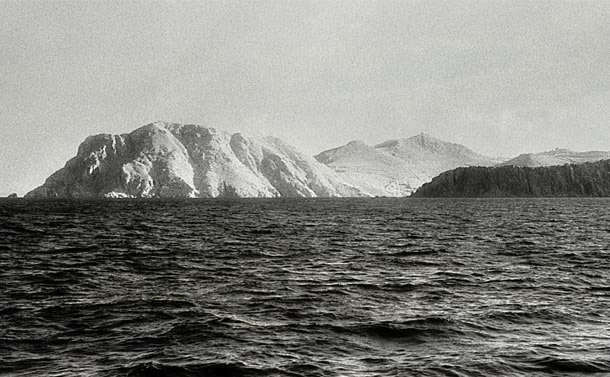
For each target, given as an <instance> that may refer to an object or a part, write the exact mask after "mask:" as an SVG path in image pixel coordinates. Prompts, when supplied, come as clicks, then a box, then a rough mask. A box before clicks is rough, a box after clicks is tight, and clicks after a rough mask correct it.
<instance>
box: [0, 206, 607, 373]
mask: <svg viewBox="0 0 610 377" xmlns="http://www.w3.org/2000/svg"><path fill="white" fill-rule="evenodd" d="M609 250H610V199H464V200H459V199H292V200H288V199H287V200H282V199H276V200H259V199H256V200H254V199H253V200H247V199H244V200H105V201H61V200H56V201H27V200H2V201H0V375H7V376H166V375H167V376H501V375H508V376H515V375H517V376H518V375H523V376H536V375H539V376H545V375H551V374H554V375H562V374H570V375H579V374H582V375H585V374H586V375H589V374H591V373H600V374H610V251H609Z"/></svg>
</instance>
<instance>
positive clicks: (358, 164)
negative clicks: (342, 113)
mask: <svg viewBox="0 0 610 377" xmlns="http://www.w3.org/2000/svg"><path fill="white" fill-rule="evenodd" d="M316 159H317V160H318V161H320V162H323V163H325V164H327V165H328V166H330V167H331V168H332V169H333V170H335V172H337V174H339V175H340V176H341V177H342V178H343V179H345V180H346V181H347V182H349V183H351V184H353V185H355V186H357V187H360V188H361V189H362V190H363V191H365V192H366V193H368V194H369V195H379V196H405V195H408V194H410V193H411V192H413V191H414V190H415V189H417V188H418V187H420V186H421V185H422V184H424V183H425V182H428V181H430V180H431V179H432V178H433V177H434V176H436V175H438V174H440V173H441V172H443V171H446V170H450V169H454V168H456V167H458V166H479V165H480V166H490V165H495V164H497V163H498V162H500V161H498V160H496V159H493V158H491V157H487V156H483V155H480V154H478V153H475V152H473V151H472V150H470V149H468V148H466V147H464V146H463V145H459V144H455V143H448V142H445V141H442V140H439V139H436V138H434V137H432V136H429V135H427V134H420V135H417V136H414V137H411V138H408V139H397V140H388V141H386V142H383V143H381V144H378V145H375V146H369V145H366V144H364V143H363V142H362V141H352V142H350V143H348V144H346V145H344V146H341V147H338V148H334V149H330V150H327V151H325V152H322V153H320V154H319V155H317V156H316Z"/></svg>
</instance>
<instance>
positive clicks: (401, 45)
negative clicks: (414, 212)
mask: <svg viewBox="0 0 610 377" xmlns="http://www.w3.org/2000/svg"><path fill="white" fill-rule="evenodd" d="M609 19H610V1H606V0H603V1H586V0H582V1H489V0H485V1H455V0H454V1H398V0H397V1H383V0H370V1H331V0H323V1H290V0H278V1H264V0H261V1H246V0H244V1H229V0H226V1H205V2H203V1H141V2H138V1H126V0H125V1H119V0H117V1H65V0H64V1H33V0H25V1H24V0H18V1H11V0H8V1H7V0H4V1H1V2H0V143H1V144H0V196H6V195H8V194H10V193H12V192H16V193H18V194H19V195H23V194H25V193H26V192H28V191H29V190H31V189H33V188H35V187H36V186H38V185H41V184H42V183H43V182H44V180H45V179H46V177H48V176H49V175H50V174H52V173H53V172H54V171H56V170H58V169H60V168H61V167H62V166H63V165H64V164H65V162H66V161H67V160H68V159H70V158H72V157H74V156H75V154H76V151H77V148H78V145H79V144H80V143H81V142H82V141H83V140H84V139H85V138H86V137H87V136H89V135H92V134H99V133H112V134H117V133H125V132H130V131H132V130H134V129H136V128H138V127H140V126H143V125H145V124H148V123H151V122H154V121H157V120H163V121H170V122H177V123H189V124H201V125H205V126H210V127H214V128H217V129H220V130H225V131H228V132H242V133H244V134H246V135H249V136H255V137H260V136H267V135H270V136H276V137H279V138H281V139H283V140H285V141H286V142H288V143H290V144H292V145H294V146H295V147H297V148H299V149H301V150H302V151H304V152H306V153H308V154H311V155H314V154H317V153H319V152H321V151H323V150H326V149H329V148H333V147H337V146H339V145H342V144H345V143H347V142H349V141H351V140H356V139H359V140H363V141H364V142H366V143H367V144H371V145H374V144H377V143H380V142H382V141H385V140H389V139H397V138H404V137H410V136H414V135H416V134H419V133H422V132H425V133H428V134H430V135H432V136H435V137H437V138H440V139H442V140H446V141H450V142H456V143H460V144H463V145H465V146H467V147H469V148H471V149H473V150H475V151H476V152H479V153H482V154H486V155H490V156H504V157H514V156H516V155H518V154H520V153H529V152H541V151H545V150H550V149H553V148H557V147H561V148H570V149H573V150H580V151H585V150H610V137H609V136H610V22H608V20H609Z"/></svg>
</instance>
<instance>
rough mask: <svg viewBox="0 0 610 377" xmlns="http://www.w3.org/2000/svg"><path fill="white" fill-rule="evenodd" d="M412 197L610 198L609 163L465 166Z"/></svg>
mask: <svg viewBox="0 0 610 377" xmlns="http://www.w3.org/2000/svg"><path fill="white" fill-rule="evenodd" d="M412 196H413V197H544V196H564V197H570V196H572V197H584V196H610V160H602V161H597V162H587V163H582V164H565V165H561V166H546V167H536V168H530V167H519V166H497V167H467V168H457V169H454V170H450V171H447V172H444V173H442V174H440V175H438V176H437V177H435V178H434V179H432V181H431V182H429V183H426V184H424V185H423V186H422V187H421V188H419V189H418V190H417V191H416V192H415V193H414V194H413V195H412Z"/></svg>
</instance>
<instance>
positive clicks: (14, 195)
mask: <svg viewBox="0 0 610 377" xmlns="http://www.w3.org/2000/svg"><path fill="white" fill-rule="evenodd" d="M18 197H19V195H17V194H16V193H12V194H10V195H9V196H7V198H9V199H16V198H18Z"/></svg>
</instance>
